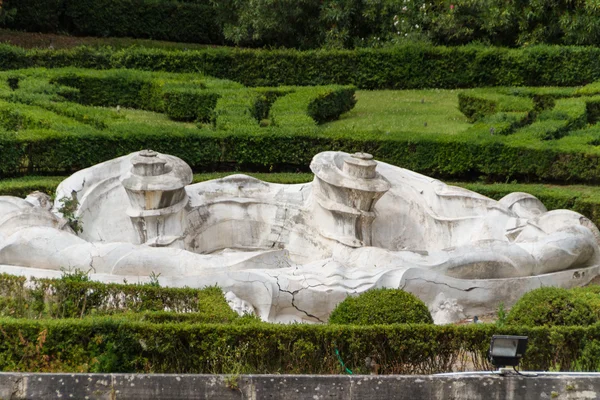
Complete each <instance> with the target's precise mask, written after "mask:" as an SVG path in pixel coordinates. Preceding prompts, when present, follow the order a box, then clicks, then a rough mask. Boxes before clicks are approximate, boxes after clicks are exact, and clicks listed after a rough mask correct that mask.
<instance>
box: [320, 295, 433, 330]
mask: <svg viewBox="0 0 600 400" xmlns="http://www.w3.org/2000/svg"><path fill="white" fill-rule="evenodd" d="M329 323H330V324H345V325H348V324H350V325H377V324H420V323H425V324H432V323H433V319H432V318H431V314H430V313H429V310H428V309H427V306H426V305H425V303H423V302H422V301H421V300H420V299H419V298H418V297H416V296H415V295H413V294H411V293H408V292H405V291H404V290H401V289H371V290H368V291H366V292H364V293H361V294H360V295H358V296H357V297H352V296H350V297H347V298H346V300H344V301H342V302H341V303H340V304H338V305H337V306H336V308H335V309H334V310H333V311H332V312H331V315H330V316H329Z"/></svg>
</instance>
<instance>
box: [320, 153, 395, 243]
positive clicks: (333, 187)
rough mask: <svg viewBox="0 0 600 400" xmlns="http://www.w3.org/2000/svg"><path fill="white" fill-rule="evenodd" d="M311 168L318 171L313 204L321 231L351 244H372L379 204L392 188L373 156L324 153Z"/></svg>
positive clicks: (324, 234)
mask: <svg viewBox="0 0 600 400" xmlns="http://www.w3.org/2000/svg"><path fill="white" fill-rule="evenodd" d="M332 154H335V155H332ZM330 158H331V159H330ZM310 168H311V170H312V171H313V173H314V174H315V178H314V181H313V192H312V193H313V194H312V195H313V198H314V205H313V207H314V208H315V210H314V211H315V218H317V219H318V220H319V224H318V227H319V230H320V233H321V234H322V235H323V236H325V237H327V238H330V239H333V240H337V241H339V242H340V243H343V244H345V245H347V246H352V247H362V246H370V245H371V243H372V234H371V227H372V224H373V220H374V219H375V217H376V214H375V211H374V209H375V203H377V201H378V200H379V199H380V198H381V197H382V196H383V195H384V194H385V193H386V192H387V191H388V190H389V189H390V183H389V182H388V181H387V180H386V179H385V178H383V177H382V176H381V175H380V174H379V173H378V172H377V171H376V168H377V162H376V161H375V160H373V156H372V155H370V154H367V153H356V154H353V155H349V156H343V155H341V154H340V153H324V154H320V155H319V156H317V157H315V158H314V159H313V162H312V163H311V165H310Z"/></svg>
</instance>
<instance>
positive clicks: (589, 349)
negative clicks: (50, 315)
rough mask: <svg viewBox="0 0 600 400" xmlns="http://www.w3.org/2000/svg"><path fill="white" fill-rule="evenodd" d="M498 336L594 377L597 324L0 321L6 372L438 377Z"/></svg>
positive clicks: (539, 366) (551, 364)
mask: <svg viewBox="0 0 600 400" xmlns="http://www.w3.org/2000/svg"><path fill="white" fill-rule="evenodd" d="M493 334H513V335H514V334H518V335H526V336H528V337H529V345H528V349H527V353H526V355H525V357H524V359H523V361H522V363H521V366H522V368H523V369H525V370H537V371H539V370H542V371H543V370H561V371H569V370H574V369H575V370H578V371H595V370H596V369H597V368H599V367H600V365H599V361H598V360H599V359H600V358H599V357H597V355H598V354H597V351H596V349H597V348H598V346H599V344H598V339H597V338H598V337H600V325H593V326H589V327H551V328H541V327H537V328H528V327H504V328H499V327H496V326H495V325H493V324H471V325H466V326H464V325H463V326H453V325H445V326H435V325H430V324H422V325H419V324H396V325H375V326H365V327H358V326H347V325H297V324H296V325H280V324H265V323H250V324H242V325H237V324H205V325H200V324H189V323H181V322H180V323H161V324H153V323H149V322H135V321H131V320H129V319H127V318H118V317H111V318H106V317H97V318H84V319H80V320H73V319H66V320H38V321H33V320H20V319H12V318H3V319H0V337H2V340H1V341H0V369H2V370H11V371H32V372H40V371H41V372H57V371H61V372H73V371H79V372H144V373H226V374H239V373H282V374H285V373H301V374H338V373H343V372H344V371H343V369H342V367H341V365H340V363H339V360H338V358H337V356H336V350H337V351H338V352H339V354H340V357H341V358H342V359H343V361H344V363H345V365H346V366H347V367H348V368H350V369H351V370H352V371H353V372H354V373H356V374H360V373H363V374H364V373H367V374H368V373H369V371H368V370H367V369H366V366H365V361H364V360H365V358H366V357H371V359H374V360H376V362H377V363H378V364H379V365H380V368H379V372H380V373H382V374H432V373H439V372H448V371H452V370H464V369H467V368H468V369H469V370H473V369H475V370H489V369H490V368H491V366H490V365H489V364H488V362H487V361H486V358H487V354H486V353H487V351H488V349H489V343H490V338H491V336H492V335H493Z"/></svg>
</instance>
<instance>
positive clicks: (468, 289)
mask: <svg viewBox="0 0 600 400" xmlns="http://www.w3.org/2000/svg"><path fill="white" fill-rule="evenodd" d="M417 280H421V281H424V282H427V283H433V284H434V285H444V286H447V287H449V288H450V289H456V290H460V291H463V292H470V291H471V290H474V289H481V287H480V286H473V287H470V288H467V289H461V288H459V287H456V286H452V285H448V284H447V283H444V282H436V281H431V280H428V279H423V278H408V279H405V281H404V282H405V283H404V285H403V286H402V288H401V289H404V288H405V287H406V282H408V281H417Z"/></svg>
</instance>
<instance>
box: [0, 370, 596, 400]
mask: <svg viewBox="0 0 600 400" xmlns="http://www.w3.org/2000/svg"><path fill="white" fill-rule="evenodd" d="M540 398H541V399H559V400H560V399H597V398H600V375H599V374H587V375H586V374H579V375H566V374H565V375H561V374H556V375H539V376H499V375H496V374H473V375H452V376H435V375H433V376H432V375H428V376H418V375H410V376H400V375H381V376H369V375H367V376H358V375H356V376H347V375H239V376H227V375H175V374H173V375H159V374H156V375H144V374H29V373H0V399H2V400H7V399H36V400H43V399H77V400H82V399H111V400H112V399H159V400H160V399H177V400H182V399H219V400H229V399H256V400H260V399H285V400H304V399H307V400H319V399H329V400H338V399H339V400H354V399H356V400H379V399H381V400H388V399H396V400H409V399H410V400H414V399H434V400H437V399H440V400H442V399H444V400H451V399H461V400H463V399H478V400H479V399H485V400H495V399H524V400H525V399H540Z"/></svg>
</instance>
